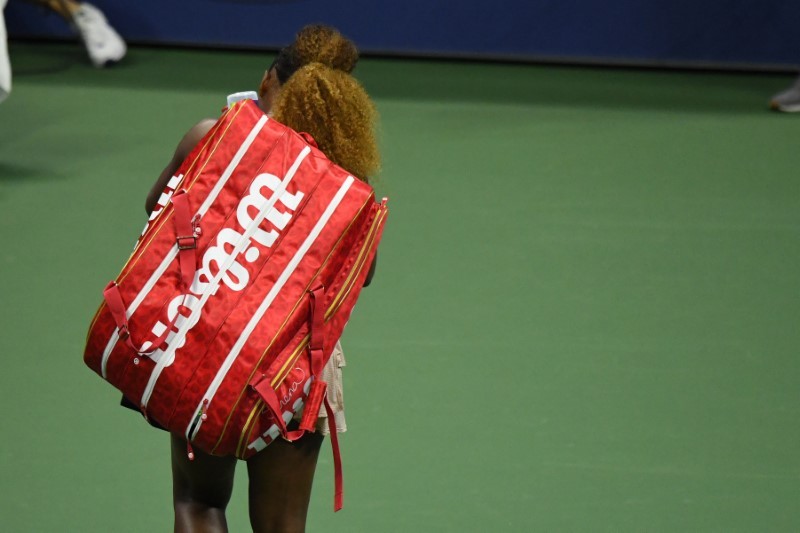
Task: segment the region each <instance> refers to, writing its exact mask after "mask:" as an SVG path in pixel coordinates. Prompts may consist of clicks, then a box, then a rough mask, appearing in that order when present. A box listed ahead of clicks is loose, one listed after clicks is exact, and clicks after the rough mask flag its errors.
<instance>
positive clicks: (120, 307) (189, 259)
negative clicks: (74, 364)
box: [103, 189, 200, 356]
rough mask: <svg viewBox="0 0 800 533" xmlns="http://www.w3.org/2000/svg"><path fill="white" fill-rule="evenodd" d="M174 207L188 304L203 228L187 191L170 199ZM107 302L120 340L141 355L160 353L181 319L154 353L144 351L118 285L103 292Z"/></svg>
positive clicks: (155, 346) (157, 343)
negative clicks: (137, 342) (135, 339)
mask: <svg viewBox="0 0 800 533" xmlns="http://www.w3.org/2000/svg"><path fill="white" fill-rule="evenodd" d="M170 201H171V202H172V206H173V211H174V212H173V217H172V220H173V222H174V225H175V243H176V244H177V246H178V266H179V268H180V280H181V284H182V285H183V289H184V302H185V297H186V295H187V294H188V292H189V287H191V286H192V282H193V281H194V275H195V273H196V272H197V253H196V251H197V237H199V236H200V227H199V225H198V222H197V221H198V218H199V217H198V215H195V217H194V218H192V214H191V209H190V207H189V197H188V195H187V194H186V191H185V190H184V189H181V190H180V191H177V192H176V193H175V194H173V195H172V198H171V199H170ZM103 299H104V300H105V301H106V306H107V307H108V310H109V311H110V312H111V316H112V317H113V318H114V322H115V323H116V324H117V330H118V333H119V338H120V339H121V340H122V341H123V342H125V344H126V345H127V346H128V348H130V349H131V350H133V351H134V352H135V353H137V354H139V355H144V356H148V355H151V354H153V353H155V352H156V350H158V349H160V348H161V346H162V345H163V344H164V341H166V340H167V337H168V336H169V334H170V333H171V332H172V328H173V326H174V325H175V323H176V322H177V320H178V317H179V316H180V315H178V314H176V315H175V318H174V319H172V320H171V321H170V323H169V324H168V325H167V327H166V328H165V329H164V332H163V333H162V334H161V335H160V336H159V337H158V338H157V339H156V340H155V341H153V343H152V346H153V349H152V350H150V351H143V350H141V349H140V348H138V347H137V346H136V345H135V344H134V342H133V340H132V339H131V331H130V327H129V326H128V313H127V311H126V307H125V302H124V301H123V300H122V295H121V294H120V292H119V285H117V282H116V281H111V282H109V283H108V285H106V288H105V289H103Z"/></svg>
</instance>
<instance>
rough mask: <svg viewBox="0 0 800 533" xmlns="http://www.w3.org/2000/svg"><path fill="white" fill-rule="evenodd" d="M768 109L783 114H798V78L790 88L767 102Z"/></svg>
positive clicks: (799, 80) (799, 105) (799, 98)
mask: <svg viewBox="0 0 800 533" xmlns="http://www.w3.org/2000/svg"><path fill="white" fill-rule="evenodd" d="M769 107H770V108H771V109H773V110H775V111H782V112H784V113H797V112H800V76H798V77H797V79H796V80H795V81H794V83H793V84H792V86H791V87H789V88H788V89H786V90H784V91H781V92H779V93H778V94H776V95H775V96H773V97H772V99H771V100H770V101H769Z"/></svg>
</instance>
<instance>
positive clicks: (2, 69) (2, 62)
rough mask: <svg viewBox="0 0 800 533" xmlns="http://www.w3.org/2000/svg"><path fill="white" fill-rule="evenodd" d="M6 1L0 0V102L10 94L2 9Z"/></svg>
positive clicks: (9, 69) (4, 23) (4, 20)
mask: <svg viewBox="0 0 800 533" xmlns="http://www.w3.org/2000/svg"><path fill="white" fill-rule="evenodd" d="M6 1H7V0H0V102H2V101H3V100H5V99H6V97H7V96H8V93H10V92H11V63H9V61H8V43H7V40H6V19H5V14H4V11H3V10H4V9H5V8H6Z"/></svg>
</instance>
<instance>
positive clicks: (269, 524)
mask: <svg viewBox="0 0 800 533" xmlns="http://www.w3.org/2000/svg"><path fill="white" fill-rule="evenodd" d="M322 441H323V437H322V435H319V434H316V433H307V434H306V435H304V436H303V437H302V438H300V439H299V440H297V441H295V442H288V441H286V440H283V439H277V440H276V441H275V442H273V443H272V444H270V445H269V446H267V447H266V449H264V450H263V451H261V452H259V453H258V454H256V455H254V456H253V457H251V458H250V459H249V460H248V461H247V473H248V475H249V478H250V490H249V495H250V496H249V498H250V501H249V504H250V525H251V526H252V528H253V532H254V533H267V532H271V533H273V532H280V533H302V532H303V531H305V528H306V515H307V514H308V503H309V501H310V500H311V485H312V483H313V481H314V471H315V470H316V467H317V458H318V457H319V449H320V446H321V445H322Z"/></svg>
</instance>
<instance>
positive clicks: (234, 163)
mask: <svg viewBox="0 0 800 533" xmlns="http://www.w3.org/2000/svg"><path fill="white" fill-rule="evenodd" d="M267 120H269V119H268V118H267V116H266V115H264V116H262V117H261V118H259V119H258V122H256V124H255V126H253V129H252V130H250V133H249V134H248V135H247V138H245V140H244V142H242V145H241V146H240V147H239V150H237V151H236V154H235V155H234V156H233V159H231V162H230V163H229V164H228V166H227V167H226V168H225V171H224V172H223V173H222V175H221V176H220V178H219V181H218V182H217V184H216V185H215V186H214V188H213V189H212V190H211V192H210V193H209V195H208V197H207V198H206V201H205V202H203V205H201V206H200V209H198V210H197V216H198V217H202V216H203V215H205V214H206V212H207V211H208V209H209V207H211V204H212V203H213V202H214V200H216V199H217V196H219V193H220V191H221V190H222V187H223V186H224V185H225V183H226V182H227V181H228V179H229V178H230V177H231V175H232V174H233V172H234V171H235V170H236V168H237V167H238V166H239V163H240V162H241V161H242V158H243V157H244V156H245V154H246V153H247V151H248V150H249V149H250V145H252V144H253V142H254V141H255V139H256V137H257V136H258V134H259V133H260V132H261V130H262V129H263V128H264V124H266V123H267ZM177 255H178V245H175V246H173V247H172V249H171V250H170V251H169V252H168V253H167V255H166V257H165V258H164V260H163V261H162V262H161V264H160V265H159V266H158V268H157V269H156V270H155V272H153V275H152V276H150V279H148V280H147V283H145V284H144V286H143V287H142V290H141V291H140V292H139V294H137V295H136V298H134V300H133V302H131V305H130V306H128V309H127V311H126V315H127V317H128V319H130V318H131V316H133V313H135V312H136V310H137V309H138V308H139V305H140V304H141V303H142V302H143V301H144V299H145V298H146V297H147V295H148V294H149V293H150V291H151V290H153V287H154V286H155V284H156V282H158V280H159V278H161V276H162V275H163V274H164V272H166V270H167V268H169V265H170V263H172V261H174V260H175V257H177ZM118 340H119V333H118V332H117V330H114V333H112V334H111V338H110V339H109V340H108V344H107V345H106V349H105V351H104V352H103V360H102V363H101V370H102V372H103V378H105V377H106V365H107V364H108V358H109V356H110V355H111V352H112V351H113V350H114V347H115V346H116V345H117V341H118Z"/></svg>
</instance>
